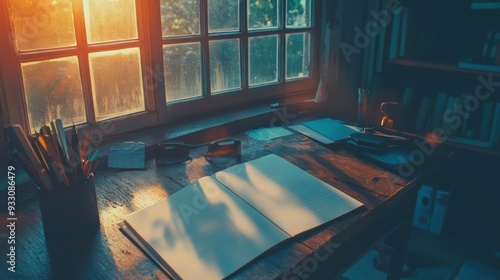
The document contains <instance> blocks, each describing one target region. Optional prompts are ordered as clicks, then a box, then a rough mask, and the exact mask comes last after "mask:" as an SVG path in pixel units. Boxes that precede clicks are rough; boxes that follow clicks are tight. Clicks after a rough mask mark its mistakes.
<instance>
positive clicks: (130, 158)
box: [108, 142, 146, 169]
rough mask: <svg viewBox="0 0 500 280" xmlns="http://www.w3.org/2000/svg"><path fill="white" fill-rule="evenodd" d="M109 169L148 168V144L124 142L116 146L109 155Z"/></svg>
mask: <svg viewBox="0 0 500 280" xmlns="http://www.w3.org/2000/svg"><path fill="white" fill-rule="evenodd" d="M108 167H110V168H127V169H144V168H146V144H145V143H144V142H124V143H120V144H117V145H114V146H113V147H111V151H110V152H109V155H108Z"/></svg>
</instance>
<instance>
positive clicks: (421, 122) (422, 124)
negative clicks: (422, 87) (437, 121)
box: [415, 94, 433, 132]
mask: <svg viewBox="0 0 500 280" xmlns="http://www.w3.org/2000/svg"><path fill="white" fill-rule="evenodd" d="M432 101H433V100H432V98H431V96H429V95H428V94H426V95H424V97H423V98H422V103H421V104H420V108H419V111H418V115H417V121H416V122H415V129H416V130H417V131H419V132H422V131H424V130H426V129H427V128H428V126H429V122H430V118H431V109H432Z"/></svg>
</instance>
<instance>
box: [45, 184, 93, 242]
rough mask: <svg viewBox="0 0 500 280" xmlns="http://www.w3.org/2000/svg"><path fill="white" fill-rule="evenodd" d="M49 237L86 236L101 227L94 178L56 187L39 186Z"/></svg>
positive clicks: (47, 236)
mask: <svg viewBox="0 0 500 280" xmlns="http://www.w3.org/2000/svg"><path fill="white" fill-rule="evenodd" d="M38 200H39V203H40V212H41V213H42V221H43V230H44V232H45V237H46V238H53V237H56V238H65V237H74V236H84V235H89V234H92V233H94V232H95V231H96V230H97V229H98V228H99V211H98V208H97V198H96V194H95V185H94V182H93V181H88V182H86V183H85V184H82V185H79V186H72V187H70V188H64V189H56V190H46V189H39V190H38Z"/></svg>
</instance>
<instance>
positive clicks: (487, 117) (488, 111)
mask: <svg viewBox="0 0 500 280" xmlns="http://www.w3.org/2000/svg"><path fill="white" fill-rule="evenodd" d="M494 115H495V103H493V102H492V101H485V102H484V106H483V112H482V115H481V127H480V128H479V140H483V141H489V140H490V133H491V124H492V122H493V116H494Z"/></svg>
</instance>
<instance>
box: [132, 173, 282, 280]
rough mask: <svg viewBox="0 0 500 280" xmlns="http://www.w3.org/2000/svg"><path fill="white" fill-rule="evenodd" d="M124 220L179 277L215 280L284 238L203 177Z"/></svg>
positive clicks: (254, 211) (241, 203)
mask: <svg viewBox="0 0 500 280" xmlns="http://www.w3.org/2000/svg"><path fill="white" fill-rule="evenodd" d="M124 221H125V222H126V223H127V225H128V226H130V227H131V228H132V229H133V230H134V231H135V232H136V233H137V234H138V235H139V236H140V237H141V238H142V239H143V240H144V241H145V242H147V243H148V244H149V245H150V247H151V248H152V249H154V250H155V251H156V253H157V254H158V255H159V256H160V257H161V258H162V259H163V260H164V261H165V262H166V263H167V264H168V265H169V266H170V267H171V268H172V269H173V270H174V271H175V272H176V273H177V274H178V275H179V276H180V277H181V278H183V279H221V278H224V277H227V276H228V275H230V274H231V273H232V272H234V271H236V270H237V269H238V268H240V267H242V266H243V265H245V264H246V263H248V262H250V261H251V260H253V259H254V258H256V257H257V256H259V255H260V254H262V253H263V252H265V251H266V250H268V249H269V248H271V247H273V246H275V245H276V244H278V243H280V242H281V241H283V240H285V239H287V238H289V236H288V235H287V234H286V233H285V232H283V231H282V230H280V229H279V228H278V227H276V226H275V225H274V224H273V223H271V222H270V221H269V220H268V219H266V218H265V217H264V216H262V215H261V214H260V213H258V212H257V211H256V210H255V209H253V208H252V207H250V206H249V205H248V204H247V203H245V202H244V201H242V200H241V199H240V198H238V197H237V196H236V195H234V194H233V193H232V192H231V191H229V190H228V189H226V188H225V187H223V186H221V185H220V183H219V182H218V181H217V180H215V179H213V178H212V177H203V178H201V179H199V180H198V181H196V182H195V183H193V184H191V185H189V186H186V187H185V188H184V189H182V190H180V191H178V192H177V193H175V194H173V195H172V196H171V197H169V198H168V199H166V200H163V201H161V202H158V203H157V204H154V205H152V206H150V207H148V208H145V209H143V210H139V211H136V212H134V213H132V214H129V215H127V216H126V217H125V218H124Z"/></svg>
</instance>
